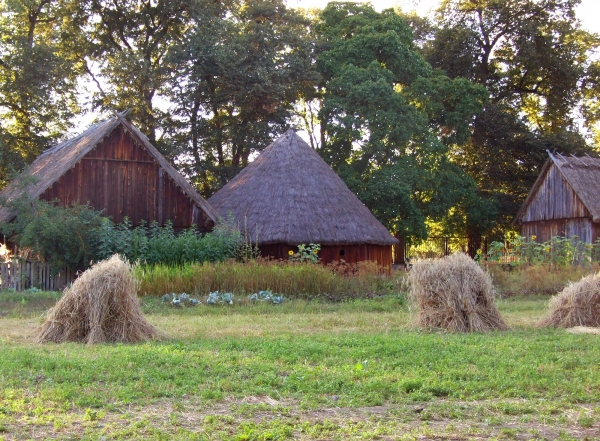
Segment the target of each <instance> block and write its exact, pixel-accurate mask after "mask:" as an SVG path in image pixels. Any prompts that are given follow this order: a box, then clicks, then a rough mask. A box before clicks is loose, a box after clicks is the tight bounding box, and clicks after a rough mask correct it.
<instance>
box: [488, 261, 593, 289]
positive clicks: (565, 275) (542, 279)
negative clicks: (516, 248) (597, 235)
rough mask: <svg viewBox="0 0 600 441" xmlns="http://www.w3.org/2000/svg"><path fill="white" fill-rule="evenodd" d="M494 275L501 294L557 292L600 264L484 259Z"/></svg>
mask: <svg viewBox="0 0 600 441" xmlns="http://www.w3.org/2000/svg"><path fill="white" fill-rule="evenodd" d="M482 265H483V266H484V267H485V268H486V269H487V270H488V272H489V273H490V274H491V275H492V278H493V281H494V285H495V286H496V289H497V290H498V293H499V294H500V295H501V296H502V297H511V296H514V295H532V294H533V295H537V294H545V295H554V294H556V293H558V292H560V291H562V290H563V288H564V287H565V286H567V284H568V283H569V282H575V281H577V280H579V279H581V278H582V277H584V276H587V275H589V274H593V273H595V272H597V271H598V270H600V266H599V265H598V264H594V265H592V264H590V265H572V266H556V265H552V264H537V265H520V266H517V267H513V266H510V265H506V264H498V263H490V262H486V263H482Z"/></svg>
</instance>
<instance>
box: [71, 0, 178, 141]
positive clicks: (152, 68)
mask: <svg viewBox="0 0 600 441" xmlns="http://www.w3.org/2000/svg"><path fill="white" fill-rule="evenodd" d="M69 3H70V5H71V8H72V17H73V19H72V21H71V27H70V30H71V33H72V35H71V40H72V44H73V45H74V46H75V47H74V50H75V51H76V53H77V56H78V57H79V59H81V60H84V62H85V69H86V73H87V74H88V75H89V77H90V78H91V79H92V80H93V81H94V82H95V84H96V86H97V89H96V91H95V93H94V96H93V102H92V105H93V107H95V108H97V109H100V110H104V111H106V110H108V111H113V110H115V109H119V110H125V109H131V110H132V111H133V114H132V116H133V118H134V120H135V121H136V123H137V125H138V126H139V127H140V128H141V130H142V132H143V133H145V134H146V135H147V136H148V138H149V139H150V141H151V142H152V143H153V144H156V142H157V141H160V139H157V137H156V129H157V126H158V121H161V120H165V119H166V118H167V117H168V114H167V113H166V112H162V111H161V110H160V108H158V107H157V106H156V101H157V99H158V97H159V96H160V92H161V90H162V89H163V88H164V87H165V84H166V81H167V79H168V77H169V76H170V74H171V66H170V64H169V62H168V61H167V59H166V52H167V51H168V50H169V48H170V47H171V46H172V45H174V44H176V42H178V41H180V40H181V38H182V34H183V33H184V31H185V29H186V22H187V16H188V14H189V4H190V2H187V1H180V0H159V1H153V2H138V1H133V0H118V1H104V0H85V1H72V2H69ZM163 96H164V95H163Z"/></svg>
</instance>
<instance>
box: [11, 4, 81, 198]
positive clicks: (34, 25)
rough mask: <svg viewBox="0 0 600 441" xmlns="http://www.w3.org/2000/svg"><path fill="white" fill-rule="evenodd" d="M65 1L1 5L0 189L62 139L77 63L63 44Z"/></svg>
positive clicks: (78, 68)
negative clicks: (58, 139)
mask: <svg viewBox="0 0 600 441" xmlns="http://www.w3.org/2000/svg"><path fill="white" fill-rule="evenodd" d="M67 11H68V8H66V7H65V4H64V2H61V1H50V0H15V1H6V2H1V3H0V188H2V187H4V186H5V185H6V183H7V182H8V179H9V177H10V174H11V172H15V171H20V170H21V169H23V167H25V166H26V165H27V164H29V163H30V162H31V161H33V159H35V157H36V156H37V155H38V154H39V153H40V152H41V151H42V150H44V148H46V147H48V146H49V145H50V144H51V143H52V142H53V141H55V140H56V139H57V138H58V137H60V136H61V135H62V133H63V132H64V130H65V128H66V127H67V126H68V124H69V119H70V118H71V116H72V115H73V114H74V112H76V111H77V101H76V95H75V91H76V80H77V77H78V74H79V73H80V72H81V65H80V63H78V62H77V60H76V58H75V56H74V55H73V53H72V52H70V51H69V50H68V49H69V47H68V45H67V44H65V42H64V37H65V35H63V32H64V30H65V28H64V27H63V23H64V22H66V21H68V20H69V17H68V12H67Z"/></svg>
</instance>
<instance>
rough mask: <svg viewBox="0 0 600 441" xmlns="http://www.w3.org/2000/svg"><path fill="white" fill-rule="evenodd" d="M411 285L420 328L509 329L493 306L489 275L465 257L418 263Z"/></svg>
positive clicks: (463, 330) (412, 273)
mask: <svg viewBox="0 0 600 441" xmlns="http://www.w3.org/2000/svg"><path fill="white" fill-rule="evenodd" d="M408 283H409V286H410V290H409V298H410V301H411V305H412V306H413V307H415V308H416V310H417V325H418V326H419V327H422V328H427V329H430V328H436V329H444V330H447V331H450V332H484V331H491V330H494V329H500V330H502V329H507V328H508V326H507V325H506V323H505V322H504V320H503V319H502V317H501V316H500V313H499V312H498V310H497V309H496V307H495V306H494V296H495V290H494V286H493V284H492V279H491V277H490V275H489V274H488V273H486V272H485V271H484V270H483V269H481V267H480V266H479V265H477V263H476V262H474V261H473V259H471V258H470V257H469V256H467V255H466V254H462V253H461V254H454V255H452V256H448V257H444V258H442V259H434V260H432V261H425V260H424V261H420V262H417V263H416V264H415V265H414V266H413V267H412V269H411V271H410V273H409V275H408Z"/></svg>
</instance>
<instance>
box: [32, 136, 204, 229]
mask: <svg viewBox="0 0 600 441" xmlns="http://www.w3.org/2000/svg"><path fill="white" fill-rule="evenodd" d="M40 198H41V199H44V200H47V201H51V200H54V199H59V200H60V201H61V203H62V204H63V205H69V204H71V203H72V202H79V203H81V204H85V203H89V204H90V205H91V206H92V207H93V208H95V209H96V210H104V215H105V216H110V217H112V219H113V221H114V222H116V223H118V222H122V221H123V219H124V218H125V216H127V217H129V219H130V220H131V222H132V223H133V225H134V226H135V225H139V223H140V222H141V221H142V220H145V221H146V222H148V223H150V222H152V221H154V220H156V221H158V222H159V224H161V225H164V224H165V223H166V222H167V220H171V221H172V222H173V226H174V227H175V228H178V229H181V228H188V227H190V226H192V225H194V224H196V225H198V226H199V228H200V229H209V228H210V226H211V225H209V222H210V221H209V220H208V219H207V217H206V216H199V215H198V209H197V207H196V205H195V203H194V202H193V201H192V200H191V198H189V196H188V195H187V194H185V193H184V192H183V190H181V189H180V188H179V187H178V186H177V184H175V182H174V181H173V179H172V178H171V177H170V176H169V175H168V174H167V173H166V172H164V170H163V169H162V168H161V167H159V165H158V163H156V162H155V161H154V158H152V156H150V154H149V153H148V152H147V151H146V150H145V149H144V148H143V147H142V146H139V145H136V144H135V142H134V140H133V138H132V137H131V136H130V135H129V133H128V132H126V131H125V130H124V129H123V128H122V127H121V126H119V127H117V128H116V129H115V130H114V131H113V132H112V133H111V134H110V135H108V136H107V137H106V138H105V139H104V140H103V141H102V142H100V143H99V144H98V146H97V147H96V148H94V149H93V150H92V151H91V152H89V153H88V154H87V155H86V156H85V157H84V158H83V159H82V160H81V161H80V162H79V163H77V164H75V165H74V166H73V167H72V168H71V169H70V170H69V171H67V173H65V174H64V175H63V176H62V177H61V178H60V179H59V180H58V181H57V182H55V183H54V185H52V186H51V187H50V188H49V189H48V190H46V191H45V192H44V193H43V194H42V195H41V196H40ZM195 208H196V209H195Z"/></svg>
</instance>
